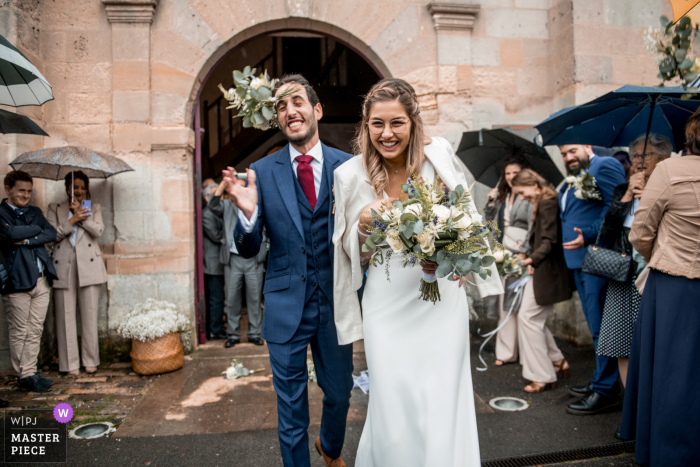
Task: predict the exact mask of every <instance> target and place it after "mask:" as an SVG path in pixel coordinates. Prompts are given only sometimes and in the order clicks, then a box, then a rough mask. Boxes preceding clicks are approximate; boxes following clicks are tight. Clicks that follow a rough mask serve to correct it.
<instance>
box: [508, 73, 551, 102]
mask: <svg viewBox="0 0 700 467" xmlns="http://www.w3.org/2000/svg"><path fill="white" fill-rule="evenodd" d="M517 81H518V94H519V95H521V96H547V97H549V96H551V94H552V86H551V77H550V69H549V68H545V67H521V68H519V69H518V78H517Z"/></svg>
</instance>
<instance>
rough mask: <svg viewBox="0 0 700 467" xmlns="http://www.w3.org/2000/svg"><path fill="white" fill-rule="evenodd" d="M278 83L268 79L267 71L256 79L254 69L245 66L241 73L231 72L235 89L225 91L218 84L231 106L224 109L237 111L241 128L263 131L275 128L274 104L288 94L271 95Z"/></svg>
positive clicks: (275, 113) (275, 114) (275, 80)
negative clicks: (240, 119) (241, 122)
mask: <svg viewBox="0 0 700 467" xmlns="http://www.w3.org/2000/svg"><path fill="white" fill-rule="evenodd" d="M278 81H279V80H277V79H270V77H269V76H268V74H267V71H265V73H263V74H261V75H260V76H257V77H256V76H255V68H252V69H251V68H250V67H249V66H247V67H245V69H243V71H238V70H235V71H234V72H233V83H234V85H235V87H233V88H229V89H228V90H226V89H225V88H224V87H223V86H222V85H221V84H219V89H220V90H221V92H222V93H223V95H224V99H226V100H227V101H228V102H229V104H231V105H230V106H229V107H226V108H227V109H237V110H238V111H239V112H238V115H236V117H241V118H242V119H243V128H250V127H253V128H257V129H259V130H263V131H265V130H269V129H270V128H275V127H277V112H276V110H275V103H276V102H277V101H278V100H279V99H282V98H283V97H285V96H287V95H288V94H289V92H284V93H281V94H278V95H277V96H273V95H272V91H273V89H274V88H275V85H276V84H277V83H278ZM290 92H291V91H290Z"/></svg>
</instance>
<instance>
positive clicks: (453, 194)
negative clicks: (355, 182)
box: [362, 174, 495, 303]
mask: <svg viewBox="0 0 700 467" xmlns="http://www.w3.org/2000/svg"><path fill="white" fill-rule="evenodd" d="M402 188H403V191H404V193H407V194H408V199H407V200H406V201H394V202H393V203H392V204H391V205H388V203H385V204H384V205H383V207H382V208H381V209H380V212H376V211H375V210H372V212H371V214H372V219H373V221H372V222H371V223H370V224H367V225H363V227H364V228H365V229H367V231H369V232H371V234H370V236H369V237H368V238H367V240H365V243H364V245H363V246H362V251H363V252H365V253H368V252H371V251H373V250H374V251H373V253H372V255H371V257H370V261H369V262H370V264H371V265H374V266H376V265H377V264H383V263H384V261H385V260H388V259H389V258H390V257H391V255H392V254H398V255H401V261H402V263H401V264H402V266H403V267H413V266H415V264H416V263H420V262H421V261H423V260H430V261H433V262H435V263H437V264H438V267H437V270H436V271H435V274H434V275H429V274H426V273H423V278H422V279H421V282H420V291H421V298H422V299H423V300H426V301H428V300H430V301H431V302H433V303H436V302H437V301H438V300H440V290H439V287H438V283H437V278H443V277H447V276H450V275H451V274H454V275H457V276H460V277H461V276H466V275H468V274H471V273H476V274H478V275H479V276H480V277H481V278H482V279H486V278H487V277H489V276H491V271H490V270H489V269H487V268H488V267H489V266H491V265H492V264H493V263H494V257H493V256H491V254H490V250H489V247H490V246H491V245H492V244H493V245H494V246H495V242H494V241H493V239H492V238H491V236H490V235H489V232H490V228H489V227H492V226H491V225H490V224H489V225H487V224H486V223H484V222H483V219H482V217H481V215H480V214H479V213H478V212H477V211H476V210H475V209H474V208H473V203H472V198H471V195H470V193H469V191H468V190H465V189H464V187H462V185H458V186H457V187H455V189H454V191H450V189H449V188H447V187H446V186H445V185H444V184H443V183H442V182H441V181H440V179H439V178H436V180H435V182H434V183H433V184H428V183H425V182H424V181H423V180H422V179H418V177H417V176H416V175H415V174H413V175H412V176H411V178H409V179H408V180H407V181H406V183H405V184H403V185H402ZM492 228H493V227H492ZM387 275H388V262H387ZM450 277H451V276H450Z"/></svg>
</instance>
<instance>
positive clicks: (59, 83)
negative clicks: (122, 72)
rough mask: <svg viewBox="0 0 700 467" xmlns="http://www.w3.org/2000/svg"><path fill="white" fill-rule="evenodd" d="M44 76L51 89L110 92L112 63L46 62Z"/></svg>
mask: <svg viewBox="0 0 700 467" xmlns="http://www.w3.org/2000/svg"><path fill="white" fill-rule="evenodd" d="M43 72H44V73H43V74H44V77H45V78H46V79H47V80H48V81H49V83H51V86H52V87H53V89H54V90H55V89H64V90H66V91H70V92H110V91H111V90H112V64H111V63H109V62H100V63H68V62H47V63H46V65H45V66H44V70H43Z"/></svg>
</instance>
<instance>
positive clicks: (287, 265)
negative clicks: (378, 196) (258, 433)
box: [224, 75, 353, 467]
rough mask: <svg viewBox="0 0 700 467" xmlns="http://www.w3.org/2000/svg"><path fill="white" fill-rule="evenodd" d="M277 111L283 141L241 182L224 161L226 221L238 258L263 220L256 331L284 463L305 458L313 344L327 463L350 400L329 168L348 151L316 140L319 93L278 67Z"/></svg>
mask: <svg viewBox="0 0 700 467" xmlns="http://www.w3.org/2000/svg"><path fill="white" fill-rule="evenodd" d="M290 90H291V91H292V92H291V94H289V95H287V96H286V97H284V98H282V99H280V100H279V101H278V102H277V103H276V109H277V120H278V122H279V127H280V130H281V131H282V133H283V134H284V135H285V137H286V138H287V140H288V141H289V144H288V145H287V146H285V147H284V148H283V149H281V150H280V151H278V152H276V153H274V154H270V155H269V156H267V157H265V158H263V159H262V160H260V161H258V162H255V163H254V164H253V165H252V166H251V167H250V170H249V171H248V183H247V185H246V187H241V186H240V185H238V183H235V181H234V180H233V176H234V171H233V169H232V168H230V167H229V169H228V170H225V171H224V178H226V180H227V181H228V186H229V192H230V194H231V197H232V199H233V201H234V202H235V203H236V205H237V206H238V207H239V210H240V211H239V220H240V222H238V224H237V225H236V229H235V230H234V233H233V235H234V241H235V243H236V248H237V249H238V252H239V253H240V255H241V256H243V257H244V258H252V257H254V256H255V255H256V254H257V253H258V250H259V249H260V244H261V240H262V230H263V227H265V228H266V229H267V235H268V237H269V239H270V252H269V256H268V258H269V259H268V263H267V277H266V278H265V286H264V289H263V293H264V294H265V310H264V317H263V324H262V337H263V338H265V339H266V340H267V345H268V349H269V351H270V364H271V366H272V374H273V383H274V386H275V390H276V391H277V411H278V419H279V439H280V447H281V450H282V460H283V461H284V465H285V467H291V466H295V467H297V466H299V467H307V466H309V462H310V460H309V439H308V434H307V432H306V430H307V428H308V426H309V401H308V390H307V385H308V373H307V368H306V349H307V347H308V346H309V344H311V352H312V355H313V360H314V365H315V368H316V376H317V378H318V385H319V386H320V387H321V389H322V390H323V392H324V397H323V418H322V420H321V435H320V436H319V437H318V438H317V439H316V449H317V450H318V452H319V454H321V456H322V457H323V460H324V462H325V464H326V466H333V467H344V466H345V462H343V459H342V458H341V457H340V452H341V450H342V448H343V441H344V439H345V420H346V417H347V413H348V408H349V407H350V391H351V390H352V387H353V379H352V370H353V366H352V345H338V336H337V334H336V329H335V321H334V319H333V264H332V258H333V243H332V241H331V240H332V237H333V194H332V188H333V171H334V170H335V169H336V168H338V167H340V165H341V164H343V163H344V162H345V161H347V160H348V159H350V158H351V157H352V156H351V155H350V154H346V153H344V152H341V151H338V150H336V149H332V148H329V147H328V146H326V145H325V144H323V143H321V142H320V140H319V136H318V121H319V120H320V119H321V117H322V116H323V110H322V108H321V104H320V103H319V100H318V96H317V95H316V92H315V91H314V90H313V88H312V87H311V86H310V85H309V82H308V81H307V80H306V79H305V78H304V77H302V76H301V75H287V76H284V77H283V78H282V79H281V80H280V81H279V84H278V85H277V87H276V89H275V95H277V94H279V93H282V92H286V91H290Z"/></svg>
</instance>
